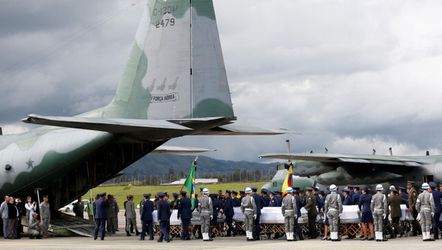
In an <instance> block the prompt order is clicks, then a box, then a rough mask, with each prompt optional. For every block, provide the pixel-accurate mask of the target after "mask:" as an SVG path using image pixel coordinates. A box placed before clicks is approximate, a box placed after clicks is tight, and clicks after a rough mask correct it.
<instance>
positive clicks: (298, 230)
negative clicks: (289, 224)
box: [294, 191, 304, 240]
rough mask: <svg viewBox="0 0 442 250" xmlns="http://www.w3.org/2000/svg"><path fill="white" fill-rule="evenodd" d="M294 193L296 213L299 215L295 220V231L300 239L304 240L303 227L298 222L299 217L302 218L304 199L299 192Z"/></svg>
mask: <svg viewBox="0 0 442 250" xmlns="http://www.w3.org/2000/svg"><path fill="white" fill-rule="evenodd" d="M294 195H295V200H296V215H297V216H296V217H297V219H296V220H295V230H294V232H295V233H296V236H297V238H298V240H304V235H303V234H302V228H301V226H300V225H299V223H298V218H301V208H302V201H301V198H300V197H299V193H298V192H296V191H295V193H294Z"/></svg>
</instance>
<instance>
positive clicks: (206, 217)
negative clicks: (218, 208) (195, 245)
mask: <svg viewBox="0 0 442 250" xmlns="http://www.w3.org/2000/svg"><path fill="white" fill-rule="evenodd" d="M198 203H199V204H198V212H200V218H201V232H202V233H203V234H208V233H209V229H210V219H211V217H212V215H213V205H212V199H211V198H210V197H209V196H208V195H203V196H202V197H201V198H199V199H198Z"/></svg>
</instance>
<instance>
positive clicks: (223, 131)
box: [195, 123, 289, 135]
mask: <svg viewBox="0 0 442 250" xmlns="http://www.w3.org/2000/svg"><path fill="white" fill-rule="evenodd" d="M287 133H289V131H287V130H284V129H280V130H274V129H264V128H258V127H251V126H243V125H238V124H235V123H231V124H227V125H222V126H218V127H215V128H212V129H209V130H205V131H202V132H198V133H196V134H195V135H282V134H287Z"/></svg>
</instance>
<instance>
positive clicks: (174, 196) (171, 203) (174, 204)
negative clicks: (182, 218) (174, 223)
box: [170, 193, 180, 210]
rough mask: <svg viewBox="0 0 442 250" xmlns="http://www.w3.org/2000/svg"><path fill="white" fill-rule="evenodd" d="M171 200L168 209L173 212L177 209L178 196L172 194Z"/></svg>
mask: <svg viewBox="0 0 442 250" xmlns="http://www.w3.org/2000/svg"><path fill="white" fill-rule="evenodd" d="M172 197H173V200H172V201H171V202H170V209H172V210H174V209H178V206H179V203H180V200H179V199H178V198H179V195H178V194H177V193H173V194H172Z"/></svg>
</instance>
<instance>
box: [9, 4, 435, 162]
mask: <svg viewBox="0 0 442 250" xmlns="http://www.w3.org/2000/svg"><path fill="white" fill-rule="evenodd" d="M141 3H142V1H138V0H128V1H123V0H95V1H90V0H77V1H60V0H39V1H25V0H0V6H1V7H0V88H1V94H2V95H1V98H0V124H1V126H2V127H3V128H4V132H6V133H17V132H22V131H26V129H27V128H26V127H25V126H24V125H22V124H20V123H18V121H19V120H20V119H21V118H23V117H25V116H26V115H27V114H29V113H37V114H44V115H74V114H78V113H81V112H84V111H88V110H91V109H93V108H97V107H100V106H102V105H105V104H107V103H108V102H109V101H110V100H111V98H112V96H113V94H114V92H115V89H116V86H117V84H118V80H119V79H120V75H121V73H122V71H123V66H124V64H125V62H126V58H127V56H128V51H129V48H130V45H131V43H132V40H133V37H134V34H135V30H136V26H137V23H138V20H139V18H140V16H141V13H142V4H141ZM214 3H215V8H216V14H217V19H218V26H219V30H220V37H221V43H222V46H223V51H224V58H225V63H226V67H227V74H228V78H229V82H230V88H231V91H232V98H233V103H234V109H235V114H236V116H237V117H238V118H239V122H240V123H242V124H251V125H254V126H261V127H268V128H288V129H290V130H294V131H298V132H300V133H302V135H285V136H275V137H237V138H231V137H229V138H227V137H192V138H182V139H177V140H173V141H171V142H170V143H169V144H170V145H182V146H185V145H188V146H201V147H209V148H214V149H217V150H218V151H217V152H215V153H210V154H208V156H213V157H217V158H223V159H233V160H257V155H258V154H260V153H266V152H281V151H286V148H285V144H284V141H285V139H290V140H291V141H292V142H293V144H294V145H293V146H292V147H293V148H294V151H296V152H307V151H310V150H314V151H315V152H323V151H324V147H327V148H328V149H329V150H330V152H334V153H371V150H372V148H376V149H377V152H378V153H381V154H386V153H387V152H388V147H390V146H392V147H393V148H394V152H395V154H404V155H410V154H422V155H423V154H424V152H425V150H427V149H429V150H431V152H432V153H433V154H435V153H442V131H441V130H442V129H441V124H442V25H441V24H442V15H441V13H442V1H438V0H434V1H383V0H379V1H374V0H369V1H353V0H348V1H344V0H335V1H334V0H327V1H325V0H324V1H319V0H304V1H298V0H271V1H268V0H215V1H214Z"/></svg>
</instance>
